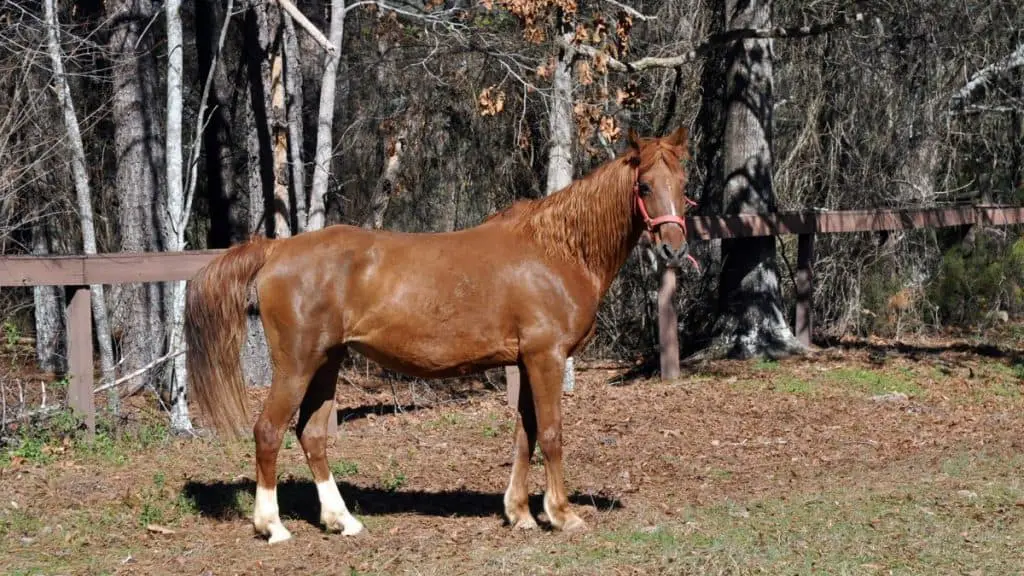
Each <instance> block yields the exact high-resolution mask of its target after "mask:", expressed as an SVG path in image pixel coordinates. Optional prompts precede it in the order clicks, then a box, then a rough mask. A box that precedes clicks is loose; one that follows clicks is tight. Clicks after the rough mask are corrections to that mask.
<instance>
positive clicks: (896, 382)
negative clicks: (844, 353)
mask: <svg viewBox="0 0 1024 576" xmlns="http://www.w3.org/2000/svg"><path fill="white" fill-rule="evenodd" d="M828 379H830V380H831V381H832V382H833V383H835V384H837V385H839V386H843V387H848V388H851V389H854V390H858V391H860V392H863V393H865V394H869V395H871V396H876V395H879V394H888V393H890V392H899V393H903V394H906V395H907V396H920V395H921V394H922V393H923V392H924V391H923V389H922V388H921V387H920V386H918V385H917V384H916V383H914V380H913V374H912V373H911V372H910V370H909V369H907V368H901V369H900V370H898V371H897V372H895V373H894V372H880V371H875V370H868V369H865V368H839V369H837V370H833V371H831V372H829V373H828Z"/></svg>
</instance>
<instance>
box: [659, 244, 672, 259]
mask: <svg viewBox="0 0 1024 576" xmlns="http://www.w3.org/2000/svg"><path fill="white" fill-rule="evenodd" d="M672 252H673V250H672V247H671V246H669V245H668V244H666V243H664V242H663V243H662V244H661V256H662V258H664V259H665V260H672V257H673V254H672Z"/></svg>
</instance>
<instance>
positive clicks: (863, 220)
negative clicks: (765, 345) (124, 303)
mask: <svg viewBox="0 0 1024 576" xmlns="http://www.w3.org/2000/svg"><path fill="white" fill-rule="evenodd" d="M1022 223H1024V207H1022V206H1013V207H1009V206H989V205H985V206H981V205H978V206H957V207H950V208H922V209H902V210H846V211H811V212H779V213H775V214H739V215H729V216H690V217H688V218H687V224H688V226H687V228H688V232H689V239H690V240H710V239H714V238H742V237H754V236H780V235H785V234H790V235H792V234H796V235H798V236H799V241H798V244H797V271H796V315H795V326H794V331H795V333H796V336H797V338H799V339H800V340H801V341H802V342H804V343H805V344H807V343H809V342H810V338H811V330H812V326H813V319H812V316H811V297H812V295H813V289H814V283H813V278H814V275H813V266H814V235H815V234H837V233H851V232H881V231H892V230H909V229H914V228H945V227H957V226H972V225H976V224H980V225H985V226H1008V225H1014V224H1022ZM222 252H223V250H202V251H191V252H144V253H114V254H98V255H94V256H45V257H43V256H0V287H4V286H6V287H11V286H66V287H67V288H68V295H67V299H66V302H67V304H66V311H67V318H68V329H67V342H68V372H69V375H70V377H71V381H70V388H69V390H68V402H69V404H70V406H71V407H72V409H74V410H76V411H78V412H80V413H81V414H82V415H83V416H84V417H85V419H86V422H87V425H88V426H89V429H90V431H92V430H93V429H94V422H95V406H94V404H93V381H94V380H93V377H94V364H93V350H92V312H91V306H90V293H89V290H88V287H89V285H91V284H129V283H136V282H171V281H177V280H188V279H189V278H191V277H192V276H193V275H194V274H195V273H196V272H197V271H198V270H199V269H200V268H202V267H203V266H204V265H206V263H207V262H209V261H210V260H212V259H213V258H214V257H215V256H217V255H218V254H221V253H222ZM673 315H674V314H669V315H666V314H660V317H659V323H661V324H662V326H663V328H664V327H665V323H671V325H672V326H674V324H675V321H676V320H675V318H674V317H671V316H673ZM669 328H670V329H671V327H669ZM659 332H660V333H663V332H665V330H659ZM663 352H664V351H663ZM675 354H676V358H677V359H678V350H676V351H675ZM677 362H678V360H677Z"/></svg>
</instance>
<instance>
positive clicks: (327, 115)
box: [306, 0, 345, 230]
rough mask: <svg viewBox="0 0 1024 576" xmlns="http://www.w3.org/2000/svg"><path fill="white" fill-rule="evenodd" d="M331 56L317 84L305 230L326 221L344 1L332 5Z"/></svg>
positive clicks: (328, 56)
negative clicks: (317, 107) (318, 89)
mask: <svg viewBox="0 0 1024 576" xmlns="http://www.w3.org/2000/svg"><path fill="white" fill-rule="evenodd" d="M328 35H329V38H330V41H331V46H333V47H334V51H335V53H334V54H327V55H325V56H324V57H325V58H326V63H325V65H324V75H323V80H322V82H321V83H320V111H319V113H318V116H317V129H316V155H315V157H314V159H313V186H312V188H311V189H310V192H309V219H308V221H307V222H306V229H307V230H319V229H321V228H323V227H324V224H325V222H326V198H327V183H328V180H329V177H330V173H331V165H332V163H333V154H332V150H333V148H334V140H333V138H332V133H331V131H332V129H333V126H334V95H335V92H337V84H338V62H339V61H340V60H341V45H342V41H343V40H344V35H345V2H344V1H343V0H334V1H333V2H331V29H330V32H329V34H328Z"/></svg>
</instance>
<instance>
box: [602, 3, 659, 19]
mask: <svg viewBox="0 0 1024 576" xmlns="http://www.w3.org/2000/svg"><path fill="white" fill-rule="evenodd" d="M604 1H605V2H607V3H609V4H611V5H613V6H617V7H619V8H621V9H622V11H623V12H625V13H626V14H629V15H630V16H632V17H633V18H636V19H637V20H643V21H645V22H646V21H649V20H657V19H658V17H657V16H647V15H646V14H643V13H642V12H640V11H639V10H637V9H636V8H633V7H631V6H626V5H625V4H623V3H622V2H619V1H618V0H604Z"/></svg>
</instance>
